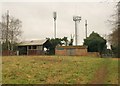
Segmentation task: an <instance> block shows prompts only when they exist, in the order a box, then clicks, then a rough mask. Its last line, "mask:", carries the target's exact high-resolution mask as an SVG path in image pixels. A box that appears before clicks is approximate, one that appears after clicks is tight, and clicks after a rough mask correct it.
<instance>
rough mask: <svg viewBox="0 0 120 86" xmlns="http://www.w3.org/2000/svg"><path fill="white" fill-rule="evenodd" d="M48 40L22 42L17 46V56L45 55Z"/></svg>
mask: <svg viewBox="0 0 120 86" xmlns="http://www.w3.org/2000/svg"><path fill="white" fill-rule="evenodd" d="M49 45H50V42H49V40H47V39H45V40H32V41H23V42H20V43H19V44H18V51H19V55H45V54H47V46H49Z"/></svg>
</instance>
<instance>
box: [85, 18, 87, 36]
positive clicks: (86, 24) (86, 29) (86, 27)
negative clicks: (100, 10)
mask: <svg viewBox="0 0 120 86" xmlns="http://www.w3.org/2000/svg"><path fill="white" fill-rule="evenodd" d="M85 36H86V38H87V20H85Z"/></svg>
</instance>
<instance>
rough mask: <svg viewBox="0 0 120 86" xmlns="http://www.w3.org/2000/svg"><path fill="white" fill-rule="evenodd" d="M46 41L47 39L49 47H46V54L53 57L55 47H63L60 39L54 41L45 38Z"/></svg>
mask: <svg viewBox="0 0 120 86" xmlns="http://www.w3.org/2000/svg"><path fill="white" fill-rule="evenodd" d="M47 39H49V41H50V45H48V47H47V48H48V54H50V55H54V54H55V48H56V46H58V45H63V43H62V39H61V38H55V39H53V38H52V39H50V38H47Z"/></svg>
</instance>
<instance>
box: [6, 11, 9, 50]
mask: <svg viewBox="0 0 120 86" xmlns="http://www.w3.org/2000/svg"><path fill="white" fill-rule="evenodd" d="M6 19H7V27H6V48H7V50H9V43H8V30H9V10H7V18H6Z"/></svg>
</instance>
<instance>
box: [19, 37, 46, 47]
mask: <svg viewBox="0 0 120 86" xmlns="http://www.w3.org/2000/svg"><path fill="white" fill-rule="evenodd" d="M46 41H47V39H44V40H31V41H23V42H20V43H19V46H27V45H43V44H44V43H45V42H46Z"/></svg>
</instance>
